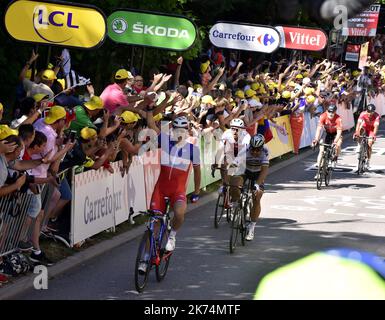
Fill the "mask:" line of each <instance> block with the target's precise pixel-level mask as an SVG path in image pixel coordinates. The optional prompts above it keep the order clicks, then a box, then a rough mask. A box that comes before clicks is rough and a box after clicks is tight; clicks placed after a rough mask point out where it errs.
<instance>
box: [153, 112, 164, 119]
mask: <svg viewBox="0 0 385 320" xmlns="http://www.w3.org/2000/svg"><path fill="white" fill-rule="evenodd" d="M162 119H163V115H162V114H161V113H158V114H157V115H156V116H155V117H154V121H160V120H162Z"/></svg>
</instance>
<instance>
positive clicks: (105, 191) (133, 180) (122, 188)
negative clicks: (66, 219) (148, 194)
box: [70, 157, 147, 246]
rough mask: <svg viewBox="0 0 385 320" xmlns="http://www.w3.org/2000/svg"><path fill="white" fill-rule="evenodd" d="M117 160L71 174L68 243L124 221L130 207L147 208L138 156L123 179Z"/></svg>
mask: <svg viewBox="0 0 385 320" xmlns="http://www.w3.org/2000/svg"><path fill="white" fill-rule="evenodd" d="M119 165H120V163H118V162H116V163H114V164H113V165H112V167H113V169H114V171H115V172H114V174H111V173H110V172H108V171H107V170H105V169H99V170H90V171H87V172H83V173H81V174H77V175H74V178H73V181H72V194H73V201H72V217H71V235H70V240H71V245H72V246H73V245H74V244H75V243H78V242H80V241H82V240H84V239H87V238H89V237H91V236H93V235H95V234H97V233H99V232H102V231H104V230H107V229H109V228H111V227H115V226H116V225H117V224H120V223H122V222H124V221H127V219H128V217H129V213H130V208H133V209H134V211H135V212H139V211H142V210H146V208H147V206H146V198H145V193H144V192H140V190H144V189H145V188H144V172H143V165H142V163H141V162H140V160H139V159H138V158H137V157H134V159H133V163H132V165H131V168H130V172H129V174H128V175H125V176H124V178H122V176H121V173H120V171H119Z"/></svg>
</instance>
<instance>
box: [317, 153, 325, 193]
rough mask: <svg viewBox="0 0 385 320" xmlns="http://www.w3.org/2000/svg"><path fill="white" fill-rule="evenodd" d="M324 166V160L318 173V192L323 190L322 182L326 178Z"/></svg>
mask: <svg viewBox="0 0 385 320" xmlns="http://www.w3.org/2000/svg"><path fill="white" fill-rule="evenodd" d="M323 166H324V159H323V158H322V160H321V163H320V166H319V168H318V173H317V189H318V190H321V186H322V181H323V178H324V172H323Z"/></svg>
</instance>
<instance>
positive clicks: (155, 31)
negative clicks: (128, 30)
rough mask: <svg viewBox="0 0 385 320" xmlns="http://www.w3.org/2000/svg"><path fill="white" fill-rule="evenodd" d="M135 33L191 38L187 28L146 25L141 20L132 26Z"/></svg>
mask: <svg viewBox="0 0 385 320" xmlns="http://www.w3.org/2000/svg"><path fill="white" fill-rule="evenodd" d="M132 28H133V30H132V32H133V33H142V34H149V35H152V36H154V35H155V36H158V37H170V38H187V39H188V38H189V33H188V31H187V30H178V29H175V28H166V27H161V26H151V25H145V24H143V23H141V22H137V23H135V24H134V25H133V26H132Z"/></svg>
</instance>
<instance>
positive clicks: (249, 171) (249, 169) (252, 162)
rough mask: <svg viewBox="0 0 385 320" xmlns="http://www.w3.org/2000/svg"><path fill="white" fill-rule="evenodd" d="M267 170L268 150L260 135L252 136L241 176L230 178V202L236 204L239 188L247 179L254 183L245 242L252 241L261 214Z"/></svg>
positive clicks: (239, 193) (239, 192)
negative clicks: (249, 220) (249, 221)
mask: <svg viewBox="0 0 385 320" xmlns="http://www.w3.org/2000/svg"><path fill="white" fill-rule="evenodd" d="M268 169H269V149H268V148H267V147H266V145H265V138H264V137H263V135H261V134H257V135H255V136H253V137H252V138H251V140H250V146H249V148H248V150H247V153H246V166H245V169H244V171H243V173H242V174H241V175H235V176H232V177H231V178H230V196H231V201H232V202H237V201H238V200H239V198H240V195H241V190H240V187H242V186H243V184H244V182H245V181H246V180H247V179H249V180H252V181H253V183H254V188H253V191H254V196H253V208H252V210H251V213H250V218H251V223H250V224H249V225H248V226H247V233H246V240H248V241H251V240H253V239H254V228H255V225H256V223H257V220H258V218H259V216H260V214H261V198H262V196H263V193H264V191H265V185H264V182H265V179H266V177H267V174H268Z"/></svg>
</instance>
